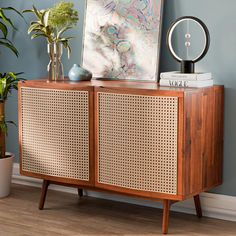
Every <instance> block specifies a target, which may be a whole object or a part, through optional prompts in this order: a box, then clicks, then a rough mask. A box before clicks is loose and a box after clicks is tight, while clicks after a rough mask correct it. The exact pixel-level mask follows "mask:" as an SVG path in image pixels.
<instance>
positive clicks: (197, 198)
mask: <svg viewBox="0 0 236 236" xmlns="http://www.w3.org/2000/svg"><path fill="white" fill-rule="evenodd" d="M193 198H194V203H195V208H196V213H197V216H198V217H199V218H201V217H202V207H201V201H200V196H199V195H196V196H194V197H193Z"/></svg>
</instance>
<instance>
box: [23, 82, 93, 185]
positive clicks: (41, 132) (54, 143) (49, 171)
mask: <svg viewBox="0 0 236 236" xmlns="http://www.w3.org/2000/svg"><path fill="white" fill-rule="evenodd" d="M91 91H92V89H91ZM91 91H89V90H83V89H80V90H75V89H73V90H72V89H70V88H67V89H66V90H63V89H56V88H34V87H27V86H26V87H24V86H20V88H19V98H20V99H19V104H20V112H19V120H20V129H21V131H20V145H21V173H23V174H25V175H29V176H33V177H39V178H44V179H49V180H55V181H60V182H65V183H76V184H82V185H83V184H85V185H92V184H93V183H94V174H93V172H94V170H92V169H91V168H92V166H93V160H94V157H93V156H94V155H93V152H92V150H93V148H92V147H91V145H93V141H92V140H93V137H92V136H93V134H92V133H91V130H93V107H92V106H93V94H92V92H91Z"/></svg>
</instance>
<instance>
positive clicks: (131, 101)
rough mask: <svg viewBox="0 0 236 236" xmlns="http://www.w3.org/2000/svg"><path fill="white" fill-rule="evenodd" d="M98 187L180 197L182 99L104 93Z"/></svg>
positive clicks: (100, 119) (100, 116)
mask: <svg viewBox="0 0 236 236" xmlns="http://www.w3.org/2000/svg"><path fill="white" fill-rule="evenodd" d="M98 106H99V127H98V129H99V145H98V146H99V147H98V148H99V157H98V182H99V183H102V184H108V185H113V186H119V187H124V188H129V189H135V190H142V191H150V192H158V193H167V194H173V195H176V194H177V129H178V98H176V97H160V96H140V95H127V94H112V93H105V92H100V93H99V94H98Z"/></svg>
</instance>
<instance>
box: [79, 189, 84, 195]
mask: <svg viewBox="0 0 236 236" xmlns="http://www.w3.org/2000/svg"><path fill="white" fill-rule="evenodd" d="M78 195H79V197H83V195H84V194H83V189H81V188H78Z"/></svg>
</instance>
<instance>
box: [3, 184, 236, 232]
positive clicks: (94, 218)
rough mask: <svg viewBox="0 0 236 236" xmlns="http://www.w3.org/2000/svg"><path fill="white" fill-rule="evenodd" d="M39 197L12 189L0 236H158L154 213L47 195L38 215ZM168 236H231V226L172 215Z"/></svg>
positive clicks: (158, 215) (157, 218) (158, 222)
mask: <svg viewBox="0 0 236 236" xmlns="http://www.w3.org/2000/svg"><path fill="white" fill-rule="evenodd" d="M39 196H40V189H38V188H33V187H27V186H22V185H13V188H12V194H11V195H10V196H9V197H8V198H5V199H0V236H39V235H40V236H60V235H63V236H76V235H85V236H93V235H94V236H95V235H96V236H102V235H104V236H108V235H120V236H121V235H125V236H136V235H137V236H141V235H144V236H155V235H162V234H161V216H162V212H161V210H158V209H153V208H148V207H142V206H136V205H129V204H126V203H118V202H112V201H108V200H100V199H95V198H90V197H83V199H80V200H79V198H78V197H77V196H76V195H73V194H68V193H61V192H56V191H52V190H49V192H48V196H47V201H46V204H45V210H43V211H39V210H38V200H39ZM169 235H193V236H198V235H215V236H217V235H222V236H226V235H236V223H234V222H227V221H222V220H215V219H210V218H204V217H203V218H202V219H200V220H199V219H198V218H197V217H195V216H192V215H187V214H181V213H174V212H171V217H170V226H169Z"/></svg>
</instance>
